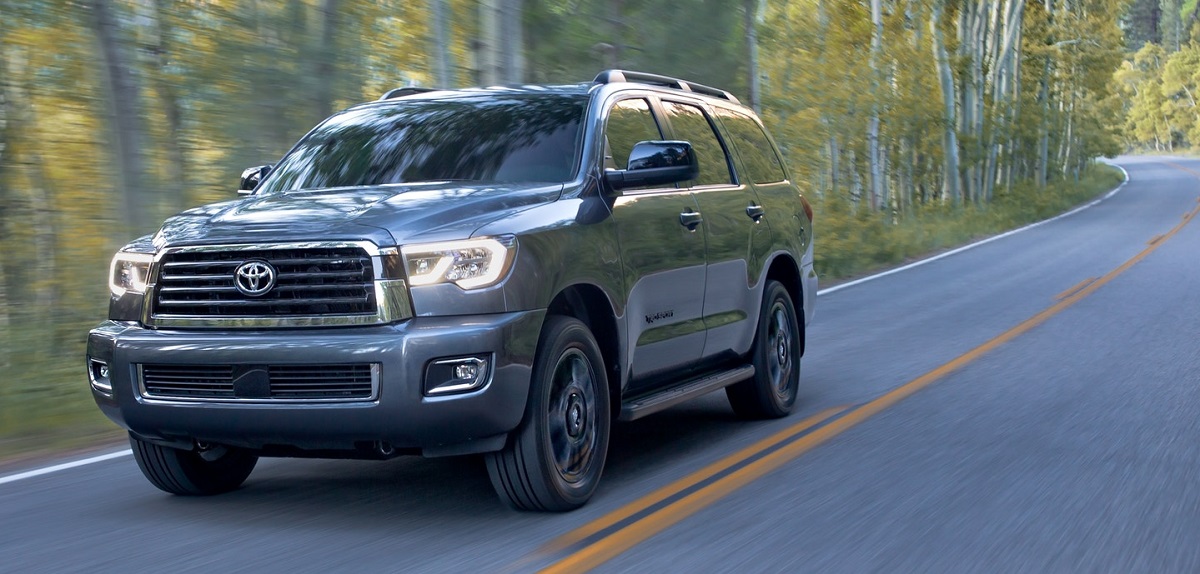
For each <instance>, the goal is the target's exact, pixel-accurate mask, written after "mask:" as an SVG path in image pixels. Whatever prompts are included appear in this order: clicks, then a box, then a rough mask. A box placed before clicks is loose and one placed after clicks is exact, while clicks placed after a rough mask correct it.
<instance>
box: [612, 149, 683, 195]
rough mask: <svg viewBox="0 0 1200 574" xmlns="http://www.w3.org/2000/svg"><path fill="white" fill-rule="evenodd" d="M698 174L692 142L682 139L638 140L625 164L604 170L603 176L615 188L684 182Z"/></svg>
mask: <svg viewBox="0 0 1200 574" xmlns="http://www.w3.org/2000/svg"><path fill="white" fill-rule="evenodd" d="M699 176H700V164H699V163H698V162H697V161H696V154H695V152H693V151H692V144H690V143H688V142H684V141H645V142H638V143H637V144H636V145H634V146H633V151H631V152H629V165H628V166H627V167H626V168H625V169H610V170H607V171H605V172H604V179H605V180H607V181H608V184H609V185H611V186H612V188H613V189H614V190H618V191H619V190H622V189H625V188H629V187H642V186H647V185H666V184H669V183H676V182H680V181H688V180H690V179H696V178H697V177H699Z"/></svg>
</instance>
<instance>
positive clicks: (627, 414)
mask: <svg viewBox="0 0 1200 574" xmlns="http://www.w3.org/2000/svg"><path fill="white" fill-rule="evenodd" d="M753 376H754V365H742V366H740V367H736V368H733V369H729V370H727V371H721V372H719V373H714V374H711V375H708V376H704V377H700V378H699V379H696V380H694V381H690V382H687V383H684V384H682V385H678V386H674V387H670V388H668V389H663V390H661V391H658V392H656V393H653V394H650V395H646V396H642V397H638V398H636V399H633V400H631V401H629V402H627V403H624V404H622V405H621V416H620V420H623V421H632V420H637V419H640V418H642V417H644V416H646V415H650V414H654V413H656V412H658V411H661V410H665V409H669V408H671V407H673V406H675V405H677V404H679V403H682V402H684V401H687V400H690V399H694V398H696V397H698V396H700V395H703V394H707V393H711V392H713V391H715V390H717V389H721V388H724V387H728V386H729V385H732V384H734V383H740V382H742V381H744V380H746V379H749V378H750V377H753Z"/></svg>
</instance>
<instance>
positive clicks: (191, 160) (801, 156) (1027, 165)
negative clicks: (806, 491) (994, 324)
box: [0, 0, 1200, 456]
mask: <svg viewBox="0 0 1200 574" xmlns="http://www.w3.org/2000/svg"><path fill="white" fill-rule="evenodd" d="M1197 19H1198V15H1197V0H1132V1H1129V0H1036V1H1026V0H962V1H954V0H673V1H670V2H667V1H663V0H420V1H414V0H0V456H11V455H13V454H18V453H21V452H33V451H37V450H39V449H44V448H49V447H55V448H62V447H67V446H73V445H83V444H88V443H95V442H97V441H100V440H112V439H113V438H115V437H118V436H119V433H118V432H117V429H116V428H115V426H113V425H112V424H111V423H109V422H107V421H106V420H104V419H103V417H102V416H101V415H100V414H99V412H98V411H97V410H96V408H95V407H94V405H92V404H91V398H90V396H89V394H88V392H87V388H86V383H85V376H84V370H83V346H84V339H85V337H86V333H87V330H88V329H89V328H90V327H92V326H94V325H95V324H96V323H98V322H99V321H100V320H102V319H103V317H104V315H105V309H106V304H107V300H108V293H107V287H106V281H105V274H106V273H107V270H108V262H109V258H110V257H111V254H112V252H113V251H114V250H115V249H117V248H118V247H120V246H121V245H122V244H124V243H125V242H127V241H129V240H131V239H133V238H134V237H137V236H139V235H142V234H145V233H149V232H152V231H153V230H154V228H155V226H156V225H157V223H158V222H159V221H161V220H162V219H163V218H164V217H165V216H167V215H169V214H171V213H174V212H177V211H179V210H181V209H185V208H188V207H192V206H195V205H199V204H201V203H206V202H211V201H217V200H226V199H232V198H234V197H235V196H234V187H235V186H236V182H237V177H238V175H239V174H240V172H241V170H242V169H243V168H245V167H248V166H251V165H259V164H263V163H272V162H274V161H275V160H276V159H278V158H279V157H280V156H281V155H282V153H283V152H285V151H286V150H287V148H288V147H290V146H291V145H292V143H294V142H295V140H296V139H298V138H299V137H300V136H301V135H303V134H304V133H305V131H307V130H308V129H309V128H310V127H312V125H314V124H315V123H316V122H317V121H319V120H321V119H322V118H324V117H326V116H327V115H329V114H330V113H332V112H333V111H336V110H338V109H341V108H343V107H346V106H349V105H352V104H354V103H358V102H361V101H365V100H371V99H375V98H377V97H378V96H379V95H380V94H382V93H383V92H384V91H386V90H387V89H390V88H393V87H396V86H401V85H425V86H449V87H455V86H468V85H493V84H503V83H519V82H537V83H543V82H561V83H568V82H569V83H574V82H581V81H589V80H590V79H591V78H592V77H594V76H595V74H596V73H597V72H598V71H599V70H602V69H606V68H625V69H636V70H644V71H652V72H656V73H660V74H667V75H672V76H677V77H682V78H687V79H691V80H695V81H698V82H701V83H704V84H709V85H713V86H719V87H722V88H725V89H728V90H730V91H731V92H733V93H734V94H735V95H736V96H737V97H739V98H740V99H741V100H742V101H743V102H744V103H747V104H748V105H751V106H753V107H754V108H755V109H757V110H759V112H760V113H761V115H762V117H763V119H764V121H765V123H766V124H767V125H768V127H769V128H770V130H771V131H772V133H773V134H774V136H775V138H776V139H777V140H778V142H779V143H780V145H781V147H782V148H783V150H784V152H785V154H786V155H787V160H788V163H789V165H790V167H791V170H792V172H793V175H794V176H795V179H796V180H798V181H799V182H800V183H801V185H802V186H803V187H804V189H805V190H806V193H807V194H808V195H809V196H810V197H811V198H812V200H813V202H814V205H815V208H816V212H817V224H816V225H817V238H818V239H817V241H818V243H817V244H818V250H817V265H818V270H819V272H820V273H821V275H822V276H823V278H825V279H830V278H837V277H844V276H848V275H852V274H855V273H861V272H862V271H864V270H866V269H870V268H872V267H877V266H880V265H886V264H890V263H895V262H898V261H902V260H904V259H905V258H909V257H913V256H917V255H920V254H922V253H926V252H929V251H930V250H934V249H938V248H941V247H945V246H949V245H953V244H956V243H961V242H963V241H966V240H969V239H970V238H972V237H976V236H980V235H986V234H989V233H994V232H996V231H999V230H1002V229H1006V228H1010V227H1013V226H1015V225H1018V224H1021V223H1024V222H1028V221H1032V220H1036V219H1038V218H1042V217H1045V216H1047V215H1049V214H1052V213H1055V212H1058V211H1061V210H1062V209H1065V208H1066V207H1068V206H1070V205H1072V204H1074V203H1078V202H1079V201H1081V200H1083V199H1086V198H1088V197H1090V196H1092V195H1095V194H1096V193H1097V192H1099V191H1101V190H1103V189H1107V188H1111V186H1112V185H1114V184H1115V181H1116V180H1117V178H1118V176H1116V175H1114V173H1113V170H1111V169H1107V170H1106V169H1105V168H1103V167H1099V164H1097V163H1096V162H1095V161H1094V160H1095V159H1096V158H1097V157H1100V156H1112V155H1115V154H1117V153H1121V152H1123V151H1131V150H1156V151H1168V152H1179V151H1180V150H1185V149H1188V148H1190V147H1191V146H1192V145H1193V143H1200V118H1198V114H1197V110H1196V99H1195V98H1196V96H1197V94H1198V91H1200V88H1198V84H1200V42H1198V41H1197V40H1198V34H1200V32H1198V31H1197V30H1200V26H1197Z"/></svg>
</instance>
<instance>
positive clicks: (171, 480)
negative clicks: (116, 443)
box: [129, 435, 258, 496]
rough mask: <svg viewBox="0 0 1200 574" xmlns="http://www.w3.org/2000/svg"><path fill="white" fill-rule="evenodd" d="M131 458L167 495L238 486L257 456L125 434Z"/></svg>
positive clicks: (222, 490) (200, 493)
mask: <svg viewBox="0 0 1200 574" xmlns="http://www.w3.org/2000/svg"><path fill="white" fill-rule="evenodd" d="M129 445H130V446H131V447H132V448H133V457H134V458H135V459H137V464H138V467H139V468H141V469H142V474H144V475H146V479H147V480H149V481H150V483H151V484H153V485H154V486H157V487H158V488H159V489H160V490H163V491H165V492H169V493H171V494H179V495H184V496H207V495H212V494H222V493H225V492H229V491H231V490H235V489H236V488H237V487H239V486H241V485H242V483H243V482H245V481H246V478H247V477H248V476H250V472H251V471H253V470H254V465H255V464H257V463H258V456H256V455H254V454H251V453H249V452H246V451H244V450H239V449H234V448H231V447H224V446H216V447H213V448H210V449H207V450H205V451H190V450H180V449H177V448H171V447H166V446H161V445H157V444H154V443H150V442H146V441H143V440H140V439H137V438H135V437H133V436H132V435H131V436H130V437H129Z"/></svg>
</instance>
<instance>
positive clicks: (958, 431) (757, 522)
mask: <svg viewBox="0 0 1200 574" xmlns="http://www.w3.org/2000/svg"><path fill="white" fill-rule="evenodd" d="M1119 163H1120V164H1121V165H1122V166H1123V167H1124V168H1125V169H1126V170H1127V171H1128V173H1129V176H1130V179H1129V181H1128V183H1127V184H1126V185H1125V186H1124V187H1123V188H1122V189H1121V190H1120V191H1119V193H1116V194H1115V195H1112V196H1111V197H1108V198H1107V199H1104V200H1103V201H1101V202H1099V203H1098V204H1096V205H1094V206H1092V207H1090V208H1087V209H1084V210H1082V211H1079V212H1077V213H1074V214H1072V215H1069V216H1066V217H1062V218H1059V219H1056V220H1053V221H1050V222H1047V223H1044V224H1042V225H1038V226H1036V227H1033V228H1031V229H1027V230H1024V231H1021V232H1018V233H1015V234H1012V235H1008V236H1005V237H1002V238H999V239H996V240H994V241H991V242H989V243H986V244H984V245H979V246H977V247H975V248H972V249H969V250H966V251H963V252H961V253H956V254H953V255H950V256H948V257H944V258H941V259H938V260H936V261H933V262H930V263H928V264H925V265H921V266H918V267H915V268H911V269H906V270H903V271H900V272H897V273H893V274H889V275H887V276H885V277H879V278H877V279H874V280H871V281H868V282H865V283H862V284H857V285H852V286H849V287H846V288H843V289H838V290H836V291H832V292H828V291H827V292H825V293H824V294H823V295H821V297H820V298H819V299H818V302H817V305H818V307H817V317H816V319H815V321H814V324H813V325H811V326H810V329H809V338H808V340H809V343H808V351H807V356H806V357H805V359H804V375H803V379H802V383H801V384H802V388H801V392H800V400H801V403H802V406H801V407H800V408H799V409H798V410H797V412H795V413H794V414H793V415H792V416H791V417H788V418H786V419H783V420H779V421H771V422H757V423H747V422H742V421H738V420H736V419H735V418H734V417H733V414H732V412H731V411H730V409H729V407H728V405H727V404H726V402H725V400H724V395H723V393H714V394H712V395H709V396H707V397H704V398H702V399H700V400H698V401H694V402H693V403H689V404H685V405H682V406H680V407H677V408H675V409H672V410H669V411H666V412H663V413H661V414H659V415H655V416H652V417H648V418H646V419H642V420H640V421H637V422H634V423H629V424H625V425H619V426H618V427H617V428H616V429H615V431H614V436H613V441H612V442H613V444H612V447H611V448H612V451H611V454H610V455H609V464H608V467H607V468H606V470H605V474H604V480H603V483H602V485H601V487H600V490H599V492H598V493H597V495H596V497H595V498H594V499H593V500H592V502H591V503H590V504H588V505H587V506H586V507H584V508H583V509H581V510H578V511H576V512H573V513H569V514H561V515H545V514H529V513H516V512H512V511H509V510H507V509H505V508H504V507H502V506H501V505H500V503H499V502H498V501H497V499H496V497H495V495H494V494H493V493H492V490H491V487H490V485H489V483H488V480H487V476H486V472H485V470H484V468H483V465H482V463H481V461H480V460H479V459H477V458H468V459H439V460H423V459H419V458H401V459H396V460H393V461H388V462H357V461H305V460H271V459H268V460H263V461H262V462H260V464H259V467H258V469H257V470H256V471H255V472H254V474H253V475H251V477H250V479H249V480H248V481H247V483H246V486H245V487H244V488H242V489H241V490H239V491H237V492H234V493H232V494H228V495H224V496H219V497H213V498H182V497H173V496H169V495H166V494H163V493H161V492H159V491H158V490H156V489H154V487H152V486H151V485H150V484H149V483H148V482H146V480H145V479H143V477H142V476H141V474H140V473H139V472H138V470H137V467H136V465H135V464H134V462H133V459H132V457H129V456H118V457H116V458H113V459H111V460H105V461H102V462H97V463H93V464H87V465H84V466H80V467H76V468H71V469H67V470H61V471H58V472H52V473H48V474H44V475H41V476H36V477H30V478H24V479H20V480H11V478H12V476H13V475H11V474H10V475H8V478H9V480H7V481H5V477H0V571H4V572H66V571H88V572H98V571H116V570H120V571H122V572H184V571H199V572H237V571H254V572H277V571H290V572H327V571H351V572H526V571H537V570H542V569H547V570H548V571H560V572H581V571H585V570H588V569H594V570H595V571H597V572H871V571H874V572H968V571H970V572H991V571H995V572H1073V571H1086V572H1154V573H1161V572H1181V573H1191V572H1200V222H1192V223H1190V224H1189V223H1188V222H1189V221H1191V217H1194V216H1195V215H1196V213H1197V212H1200V161H1197V160H1187V159H1182V158H1122V159H1121V160H1120V161H1119ZM817 223H818V226H819V224H820V221H819V220H818V222H817ZM818 242H819V236H818ZM818 248H819V243H818Z"/></svg>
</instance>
